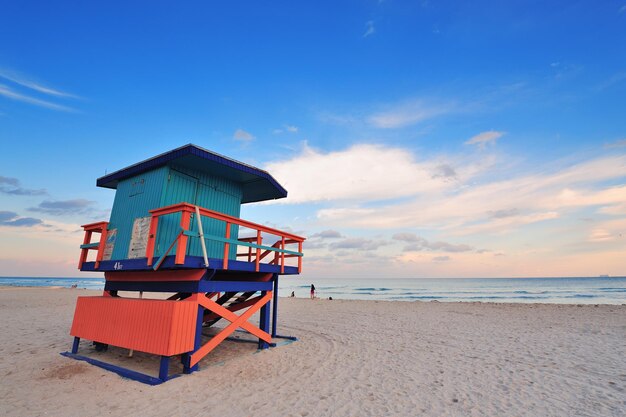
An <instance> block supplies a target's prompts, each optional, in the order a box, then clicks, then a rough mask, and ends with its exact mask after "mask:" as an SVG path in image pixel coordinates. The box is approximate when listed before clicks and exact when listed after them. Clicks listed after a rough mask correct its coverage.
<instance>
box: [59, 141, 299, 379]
mask: <svg viewBox="0 0 626 417" xmlns="http://www.w3.org/2000/svg"><path fill="white" fill-rule="evenodd" d="M97 185H98V186H100V187H104V188H110V189H114V190H116V191H115V200H114V203H113V208H112V210H111V217H110V219H109V221H108V222H106V221H102V222H97V223H90V224H86V225H84V226H83V228H84V230H85V237H84V240H83V244H82V245H81V255H80V260H79V269H80V270H82V271H103V272H104V276H105V288H104V293H103V295H102V296H101V297H79V299H78V302H77V307H76V312H75V315H74V320H73V324H72V330H71V332H70V333H71V334H72V335H73V336H74V345H73V347H72V352H71V353H70V352H67V355H68V356H72V357H74V358H77V359H83V360H88V361H90V362H92V363H95V364H96V365H101V366H104V365H103V364H101V363H97V362H98V361H95V362H94V360H93V359H90V358H88V357H86V356H83V355H79V354H78V350H79V348H80V347H81V345H80V340H81V338H82V339H87V340H89V341H93V342H94V344H95V346H96V348H97V349H99V350H103V349H106V347H107V346H109V345H115V346H120V347H124V348H128V349H133V350H138V351H145V352H148V353H154V354H157V355H160V356H161V366H160V371H159V377H158V378H152V377H149V376H146V375H140V376H137V375H135V374H136V373H131V374H129V373H128V372H129V371H128V370H125V369H123V368H118V367H113V366H112V365H110V364H106V366H105V367H107V369H112V370H115V371H116V372H119V373H121V374H124V375H125V376H129V375H134V376H135V377H136V378H135V379H139V380H142V381H144V382H149V383H160V382H163V381H165V380H166V379H168V366H169V358H171V357H172V356H180V357H181V362H182V364H183V371H184V372H185V373H188V372H192V371H194V370H196V369H197V368H198V362H199V361H200V359H201V358H202V357H204V356H205V355H206V354H208V353H209V352H210V351H211V350H212V349H214V348H215V346H217V345H218V344H219V343H220V342H221V341H222V340H224V339H225V338H227V337H228V336H229V335H230V334H231V333H232V332H233V331H235V330H236V329H237V328H243V329H244V330H246V331H248V332H250V333H252V334H254V335H255V336H257V337H258V339H259V342H258V343H259V347H260V348H265V347H268V346H270V345H271V344H272V343H273V342H272V338H273V337H274V338H276V337H281V336H279V335H277V334H276V326H277V320H276V318H277V317H276V316H277V296H278V277H279V275H290V274H291V275H293V274H299V273H300V272H301V270H302V256H303V253H302V244H303V242H304V238H303V237H300V236H297V235H294V234H292V233H289V232H285V231H281V230H277V229H274V228H269V227H266V226H263V225H260V224H256V223H252V222H249V221H246V220H243V219H241V218H240V210H241V205H242V204H246V203H253V202H259V201H266V200H271V199H278V198H284V197H286V196H287V191H286V190H285V189H284V188H283V187H282V186H281V185H280V184H279V183H278V182H277V181H276V180H275V179H274V178H273V177H272V176H271V175H270V174H269V173H268V172H266V171H263V170H261V169H259V168H255V167H253V166H250V165H247V164H244V163H242V162H238V161H235V160H233V159H230V158H227V157H225V156H222V155H219V154H216V153H214V152H211V151H208V150H206V149H203V148H200V147H198V146H196V145H191V144H190V145H185V146H182V147H180V148H177V149H174V150H172V151H169V152H166V153H163V154H161V155H157V156H155V157H153V158H150V159H147V160H145V161H142V162H139V163H137V164H134V165H131V166H129V167H127V168H124V169H121V170H119V171H116V172H113V173H111V174H108V175H106V176H104V177H101V178H99V179H98V180H97ZM98 237H99V238H98ZM94 240H95V241H94ZM119 291H133V292H139V293H140V294H143V292H162V293H172V295H171V296H170V297H169V298H168V299H167V300H161V299H158V300H157V299H149V298H138V297H125V298H123V297H120V296H119ZM270 303H271V305H272V306H273V309H272V318H273V319H272V326H271V330H270V312H269V306H270ZM239 311H244V313H243V314H240V315H237V314H236V312H239ZM257 311H260V324H259V326H258V327H256V326H253V325H251V324H250V323H249V322H248V321H247V320H248V319H249V318H250V316H252V314H254V313H255V312H257ZM190 312H191V313H190ZM155 320H158V321H159V323H166V324H163V325H160V326H154V325H153V323H154V321H155ZM220 320H226V321H228V322H230V323H231V324H230V325H228V326H226V327H225V329H224V330H222V331H221V332H220V333H219V334H218V335H217V336H215V337H213V338H212V339H211V340H208V341H207V340H204V338H203V335H202V328H204V327H209V326H212V325H214V324H215V323H217V322H219V321H220Z"/></svg>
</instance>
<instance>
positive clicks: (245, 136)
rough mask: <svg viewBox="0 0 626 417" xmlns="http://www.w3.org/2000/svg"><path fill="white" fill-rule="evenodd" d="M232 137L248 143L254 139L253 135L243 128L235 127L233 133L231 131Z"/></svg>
mask: <svg viewBox="0 0 626 417" xmlns="http://www.w3.org/2000/svg"><path fill="white" fill-rule="evenodd" d="M233 139H235V140H236V141H239V142H243V143H250V142H252V141H253V140H254V136H253V135H252V134H251V133H249V132H246V131H245V130H243V129H237V130H235V133H233Z"/></svg>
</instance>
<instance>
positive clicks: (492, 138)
mask: <svg viewBox="0 0 626 417" xmlns="http://www.w3.org/2000/svg"><path fill="white" fill-rule="evenodd" d="M503 135H504V132H496V131H495V130H490V131H488V132H482V133H479V134H478V135H476V136H472V137H471V138H470V139H469V140H468V141H467V142H465V144H466V145H477V146H478V148H479V149H485V146H487V145H495V143H496V141H497V140H498V139H500V138H501V137H502V136H503Z"/></svg>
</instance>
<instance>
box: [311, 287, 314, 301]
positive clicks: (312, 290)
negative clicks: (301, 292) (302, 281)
mask: <svg viewBox="0 0 626 417" xmlns="http://www.w3.org/2000/svg"><path fill="white" fill-rule="evenodd" d="M314 298H315V285H313V284H311V300H312V299H314Z"/></svg>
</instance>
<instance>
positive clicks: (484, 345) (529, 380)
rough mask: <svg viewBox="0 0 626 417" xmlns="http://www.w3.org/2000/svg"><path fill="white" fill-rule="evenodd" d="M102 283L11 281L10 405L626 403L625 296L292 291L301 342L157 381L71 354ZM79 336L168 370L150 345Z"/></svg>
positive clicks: (189, 411)
mask: <svg viewBox="0 0 626 417" xmlns="http://www.w3.org/2000/svg"><path fill="white" fill-rule="evenodd" d="M91 294H93V295H99V292H95V291H87V290H70V289H41V288H39V289H24V288H22V289H16V288H10V287H0V312H1V313H2V321H1V323H2V324H1V326H2V327H1V328H0V415H3V416H39V415H49V416H85V415H104V416H127V415H154V416H200V415H212V416H252V415H254V416H388V415H394V416H421V415H424V416H623V415H625V410H626V306H602V305H601V306H597V307H596V306H576V305H541V304H480V303H437V302H386V301H344V300H333V301H328V300H314V301H312V300H309V299H289V298H284V299H280V305H279V309H280V319H281V321H280V326H279V330H280V331H279V333H281V334H286V335H293V336H297V337H298V338H299V340H298V341H297V342H295V343H292V344H286V345H282V346H279V347H277V348H273V349H270V350H265V351H261V352H258V353H257V351H256V346H255V345H254V344H250V343H236V342H232V341H226V342H225V343H223V344H222V345H221V346H220V347H219V348H218V349H217V350H216V351H214V352H212V353H211V354H210V355H208V356H207V357H206V358H205V359H204V360H203V361H202V362H201V363H200V365H201V368H202V369H201V370H200V371H199V372H196V373H194V374H192V375H185V376H182V377H179V378H176V379H173V380H171V381H168V382H166V383H165V384H162V385H159V386H149V385H144V384H141V383H138V382H135V381H131V380H127V379H124V378H121V377H119V376H118V375H116V374H114V373H111V372H108V371H105V370H102V369H100V368H98V367H95V366H92V365H89V364H87V363H84V362H80V361H76V360H72V359H68V358H65V357H63V356H61V355H59V352H62V351H65V350H69V349H70V347H71V342H72V338H71V337H70V336H69V328H70V325H71V320H72V315H73V311H74V304H75V299H76V297H77V296H79V295H91ZM237 335H238V337H240V338H242V339H243V338H246V337H248V335H247V334H243V333H238V334H237ZM80 349H81V351H80V353H83V354H86V355H90V356H92V357H95V358H99V359H102V360H107V361H117V362H119V363H124V364H127V366H130V367H133V369H136V370H140V371H150V372H152V373H153V374H156V372H157V368H158V359H157V358H156V357H154V356H151V355H146V354H142V353H136V354H135V356H134V357H133V358H132V359H129V358H127V351H125V350H123V349H116V348H111V349H109V351H108V352H104V353H97V352H95V351H94V350H93V348H92V347H91V346H90V345H89V344H88V343H86V342H84V343H81V348H80ZM176 366H178V365H177V364H174V365H173V370H176V369H174V368H176Z"/></svg>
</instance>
